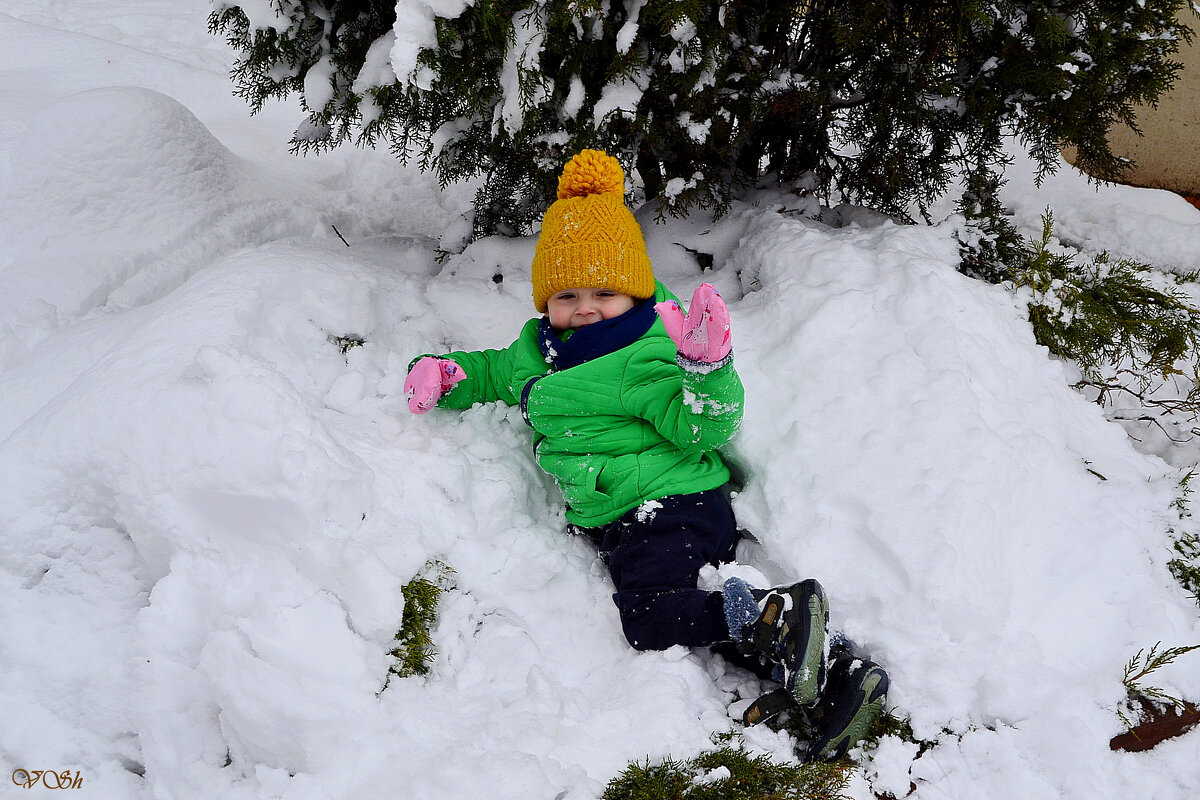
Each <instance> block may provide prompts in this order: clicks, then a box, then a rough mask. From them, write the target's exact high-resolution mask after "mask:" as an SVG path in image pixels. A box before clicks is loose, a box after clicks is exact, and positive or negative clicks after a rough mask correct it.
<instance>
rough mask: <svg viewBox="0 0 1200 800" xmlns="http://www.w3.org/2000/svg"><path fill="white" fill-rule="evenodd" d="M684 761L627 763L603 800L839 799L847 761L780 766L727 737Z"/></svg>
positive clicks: (847, 771)
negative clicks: (712, 748)
mask: <svg viewBox="0 0 1200 800" xmlns="http://www.w3.org/2000/svg"><path fill="white" fill-rule="evenodd" d="M729 738H731V737H726V741H725V742H724V743H723V744H721V745H720V746H719V747H718V748H717V749H715V750H708V751H705V752H703V753H701V754H700V755H698V756H696V757H695V758H691V759H688V760H687V761H676V760H674V759H671V758H666V759H664V760H663V761H661V762H658V763H655V764H652V763H650V761H649V760H647V761H646V762H645V763H644V764H637V763H634V764H630V765H629V766H628V767H626V768H625V771H624V772H622V773H621V774H620V775H618V776H617V777H616V778H614V779H613V780H612V781H610V782H609V784H608V786H607V787H606V788H605V790H604V794H603V795H601V798H602V800H681V799H682V798H687V800H834V799H835V798H842V797H844V795H843V793H842V792H843V790H844V789H845V788H846V783H847V782H848V781H849V770H850V762H849V761H846V760H843V761H840V762H834V763H817V764H802V765H798V764H782V763H777V762H774V761H772V760H771V759H770V758H769V757H767V756H765V755H759V756H751V755H750V754H749V753H748V752H746V750H745V749H744V748H743V747H742V746H741V743H740V742H739V743H738V744H737V746H733V745H731V744H729V742H728V739H729Z"/></svg>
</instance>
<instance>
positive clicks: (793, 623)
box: [780, 579, 829, 706]
mask: <svg viewBox="0 0 1200 800" xmlns="http://www.w3.org/2000/svg"><path fill="white" fill-rule="evenodd" d="M790 594H791V596H792V607H791V608H790V609H788V610H786V611H784V612H783V628H782V630H781V631H780V638H781V639H782V640H783V641H784V642H786V645H785V650H784V663H785V664H788V665H790V674H789V675H788V678H787V681H786V686H787V688H788V689H789V690H790V691H791V693H792V697H794V698H795V699H796V702H797V703H799V704H800V705H802V706H811V705H812V704H813V703H815V702H817V698H819V697H820V695H821V690H822V689H823V688H824V686H825V675H826V666H825V657H826V653H825V635H826V634H825V629H826V627H827V626H828V624H829V598H828V597H826V596H825V590H824V589H823V588H822V587H821V584H819V583H817V582H816V581H815V580H812V579H809V580H806V581H803V582H801V583H799V584H797V585H796V587H795V588H794V589H793V590H792V591H791V592H790ZM798 642H803V643H804V652H799V647H798V645H797V643H798Z"/></svg>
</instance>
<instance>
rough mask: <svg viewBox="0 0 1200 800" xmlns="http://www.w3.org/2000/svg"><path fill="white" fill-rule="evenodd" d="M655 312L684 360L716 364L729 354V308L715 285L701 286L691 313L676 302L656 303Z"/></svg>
mask: <svg viewBox="0 0 1200 800" xmlns="http://www.w3.org/2000/svg"><path fill="white" fill-rule="evenodd" d="M654 310H655V311H657V312H658V315H659V316H660V317H662V321H663V325H664V326H666V329H667V335H668V336H670V337H671V341H673V342H675V346H676V347H677V348H679V354H680V355H681V356H683V357H684V358H687V359H691V360H692V361H702V362H704V363H706V364H713V363H716V362H717V361H720V360H721V359H723V358H725V356H727V355H729V351H730V349H731V348H732V347H733V344H732V342H731V341H730V337H729V309H728V308H726V307H725V301H724V300H722V299H721V295H719V294H717V290H716V289H714V288H713V287H712V284H708V283H702V284H700V286H699V288H697V289H696V292H695V293H694V294H693V295H692V304H691V306H690V307H689V311H688V313H687V314H684V313H683V309H681V308H680V307H679V303H676V302H675V301H674V300H668V301H666V302H663V303H656V304H655V305H654Z"/></svg>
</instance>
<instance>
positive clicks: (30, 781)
mask: <svg viewBox="0 0 1200 800" xmlns="http://www.w3.org/2000/svg"><path fill="white" fill-rule="evenodd" d="M12 782H13V783H14V784H16V785H17V786H20V787H21V788H23V789H32V788H33V787H35V786H37V785H38V784H41V785H42V786H45V787H46V788H47V789H78V788H79V787H80V786H83V773H82V772H80V771H79V770H76V771H75V772H74V773H72V772H71V770H69V769H64V770H63V771H61V772H54V771H53V770H40V769H33V770H29V769H15V770H13V774H12Z"/></svg>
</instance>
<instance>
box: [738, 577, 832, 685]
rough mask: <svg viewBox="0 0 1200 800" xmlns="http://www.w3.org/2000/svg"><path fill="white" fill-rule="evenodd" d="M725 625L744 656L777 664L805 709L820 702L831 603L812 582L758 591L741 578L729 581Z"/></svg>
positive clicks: (781, 678) (784, 682) (782, 679)
mask: <svg viewBox="0 0 1200 800" xmlns="http://www.w3.org/2000/svg"><path fill="white" fill-rule="evenodd" d="M723 591H724V595H725V620H726V622H727V623H728V624H729V633H730V636H732V637H733V640H734V642H736V643H737V647H738V651H739V652H741V653H742V654H743V655H745V656H750V657H758V658H759V659H762V660H763V661H766V662H771V663H774V664H778V665H779V666H780V667H781V669H780V670H779V674H778V675H777V678H778V679H779V681H780V682H781V683H783V685H784V687H785V688H786V689H787V690H788V691H789V692H791V694H792V697H793V698H794V699H795V701H796V703H798V704H800V705H802V706H808V705H812V704H813V703H815V702H816V701H817V697H818V696H819V695H820V693H821V688H822V687H823V686H824V685H825V659H826V656H827V653H826V649H825V648H826V642H825V635H826V632H825V629H826V626H827V625H828V623H829V600H828V598H826V596H825V590H824V589H822V588H821V584H819V583H817V582H816V581H815V580H812V579H809V580H806V581H801V582H800V583H794V584H792V585H791V586H782V587H776V588H774V589H770V590H767V591H766V592H761V591H760V592H757V593H756V592H755V591H754V590H752V589H751V588H750V587H749V586H748V585H747V584H746V582H745V581H743V580H741V579H740V578H730V579H729V580H727V581H726V582H725V586H724V589H723Z"/></svg>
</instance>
